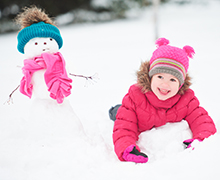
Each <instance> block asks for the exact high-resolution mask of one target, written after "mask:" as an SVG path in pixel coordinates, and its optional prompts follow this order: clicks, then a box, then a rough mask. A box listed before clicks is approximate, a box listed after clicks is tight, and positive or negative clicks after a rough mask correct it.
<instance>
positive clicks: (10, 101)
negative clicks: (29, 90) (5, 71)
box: [4, 85, 20, 104]
mask: <svg viewBox="0 0 220 180" xmlns="http://www.w3.org/2000/svg"><path fill="white" fill-rule="evenodd" d="M19 87H20V85H18V87H16V89H14V90H13V91H12V92H11V94H9V98H8V100H7V101H6V102H5V103H4V104H6V103H7V104H10V103H12V104H13V99H12V95H13V94H14V92H15V91H17V90H18V88H19Z"/></svg>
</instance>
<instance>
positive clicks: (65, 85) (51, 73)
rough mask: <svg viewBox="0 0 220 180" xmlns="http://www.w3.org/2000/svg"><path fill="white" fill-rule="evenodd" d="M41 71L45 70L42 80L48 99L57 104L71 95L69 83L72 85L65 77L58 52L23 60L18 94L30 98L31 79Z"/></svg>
mask: <svg viewBox="0 0 220 180" xmlns="http://www.w3.org/2000/svg"><path fill="white" fill-rule="evenodd" d="M41 69H46V72H45V74H44V79H45V83H46V85H47V87H48V91H49V92H50V97H51V98H53V99H56V100H57V102H58V103H59V104H60V103H62V102H63V100H64V97H67V96H69V95H70V94H71V92H70V90H71V88H72V86H71V85H70V83H72V79H70V78H69V77H68V76H67V72H66V69H65V61H64V59H63V56H62V54H61V53H60V52H57V53H54V54H49V53H43V54H41V56H38V57H34V58H33V59H25V60H24V67H23V68H22V71H23V74H24V77H23V78H22V80H21V84H20V92H21V93H22V94H24V95H26V96H28V97H29V98H31V96H32V90H33V85H32V84H31V78H32V76H33V74H34V72H36V71H38V70H41Z"/></svg>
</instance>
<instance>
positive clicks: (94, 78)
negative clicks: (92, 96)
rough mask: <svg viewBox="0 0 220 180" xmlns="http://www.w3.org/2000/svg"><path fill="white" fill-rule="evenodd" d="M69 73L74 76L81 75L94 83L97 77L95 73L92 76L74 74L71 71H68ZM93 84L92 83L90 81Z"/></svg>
mask: <svg viewBox="0 0 220 180" xmlns="http://www.w3.org/2000/svg"><path fill="white" fill-rule="evenodd" d="M69 75H71V76H75V77H81V78H85V79H86V80H88V82H91V81H92V82H95V83H96V80H98V79H99V77H98V74H97V73H95V74H94V75H92V76H84V75H76V74H72V73H69ZM90 80H91V81H90ZM92 84H93V83H92Z"/></svg>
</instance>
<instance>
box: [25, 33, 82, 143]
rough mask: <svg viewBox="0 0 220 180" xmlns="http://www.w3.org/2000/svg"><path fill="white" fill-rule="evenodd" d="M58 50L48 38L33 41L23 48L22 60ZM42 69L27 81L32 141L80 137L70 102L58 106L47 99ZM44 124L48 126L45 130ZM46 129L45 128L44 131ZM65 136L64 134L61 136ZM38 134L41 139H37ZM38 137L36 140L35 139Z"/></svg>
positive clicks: (53, 41)
mask: <svg viewBox="0 0 220 180" xmlns="http://www.w3.org/2000/svg"><path fill="white" fill-rule="evenodd" d="M58 50H59V47H58V44H57V42H56V41H55V40H54V39H52V38H38V37H37V38H33V39H31V40H30V41H29V42H28V43H27V44H26V45H25V47H24V55H25V58H26V59H34V58H35V57H39V56H41V54H42V53H50V54H53V53H56V52H58ZM45 72H46V68H45V69H41V70H37V71H35V72H34V74H33V76H32V78H31V84H32V85H33V90H32V97H31V99H32V105H31V107H30V118H29V119H30V120H31V121H29V123H30V124H31V125H30V127H31V126H32V125H33V129H32V132H31V133H32V134H33V133H34V134H35V135H34V136H35V138H40V139H45V138H46V139H47V138H51V136H53V137H54V138H58V137H59V138H60V137H61V136H62V137H63V138H65V139H66V138H73V136H74V137H79V136H80V137H83V134H84V133H83V132H84V131H83V127H82V125H81V122H80V120H79V119H78V117H77V116H76V115H75V113H74V111H73V109H72V107H71V105H70V102H69V101H68V100H65V101H64V102H63V103H61V104H58V103H57V102H56V100H54V99H52V98H51V97H50V92H49V91H48V87H47V85H46V83H45V78H44V74H45ZM48 123H49V124H51V125H49V126H48ZM47 126H48V127H49V128H45V127H47ZM64 132H65V133H64ZM39 134H41V136H39ZM38 136H39V137H38Z"/></svg>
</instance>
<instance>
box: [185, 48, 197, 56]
mask: <svg viewBox="0 0 220 180" xmlns="http://www.w3.org/2000/svg"><path fill="white" fill-rule="evenodd" d="M183 49H184V51H185V52H186V54H187V55H188V57H190V58H193V55H194V54H195V51H194V49H193V48H192V47H191V46H184V47H183Z"/></svg>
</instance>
